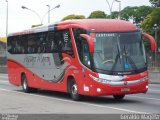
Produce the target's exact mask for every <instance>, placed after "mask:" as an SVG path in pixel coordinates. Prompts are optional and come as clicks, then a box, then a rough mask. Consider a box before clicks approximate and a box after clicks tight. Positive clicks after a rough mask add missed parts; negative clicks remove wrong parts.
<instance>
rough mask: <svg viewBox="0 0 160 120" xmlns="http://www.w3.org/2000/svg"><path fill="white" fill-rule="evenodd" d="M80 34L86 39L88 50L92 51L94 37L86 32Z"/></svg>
mask: <svg viewBox="0 0 160 120" xmlns="http://www.w3.org/2000/svg"><path fill="white" fill-rule="evenodd" d="M80 36H81V37H82V38H84V39H85V40H86V41H87V43H88V45H89V52H91V53H93V52H94V38H92V37H91V36H89V35H87V34H81V35H80Z"/></svg>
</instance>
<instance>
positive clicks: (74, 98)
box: [70, 79, 80, 101]
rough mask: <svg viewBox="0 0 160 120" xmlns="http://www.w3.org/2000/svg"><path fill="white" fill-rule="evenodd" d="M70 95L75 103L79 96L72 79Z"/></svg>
mask: <svg viewBox="0 0 160 120" xmlns="http://www.w3.org/2000/svg"><path fill="white" fill-rule="evenodd" d="M70 94H71V97H72V99H73V100H75V101H78V100H80V95H79V94H78V89H77V84H76V82H75V80H74V79H73V80H72V81H71V85H70Z"/></svg>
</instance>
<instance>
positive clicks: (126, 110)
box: [0, 88, 149, 114]
mask: <svg viewBox="0 0 160 120" xmlns="http://www.w3.org/2000/svg"><path fill="white" fill-rule="evenodd" d="M0 90H1V91H7V92H14V93H19V94H23V95H24V94H25V95H29V96H34V97H41V98H49V99H53V100H57V101H63V102H69V103H75V104H83V105H88V106H94V107H100V108H109V109H114V110H119V111H125V112H129V113H139V114H149V113H146V112H138V111H133V110H128V109H122V108H117V107H110V106H102V105H95V104H91V103H84V102H76V101H71V100H64V99H60V98H52V97H48V96H41V95H35V94H27V93H23V92H18V91H13V90H7V89H2V88H0Z"/></svg>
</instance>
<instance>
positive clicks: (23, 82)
mask: <svg viewBox="0 0 160 120" xmlns="http://www.w3.org/2000/svg"><path fill="white" fill-rule="evenodd" d="M21 79H22V89H23V91H24V92H25V93H29V92H31V88H30V87H28V83H27V77H26V76H25V75H22V78H21Z"/></svg>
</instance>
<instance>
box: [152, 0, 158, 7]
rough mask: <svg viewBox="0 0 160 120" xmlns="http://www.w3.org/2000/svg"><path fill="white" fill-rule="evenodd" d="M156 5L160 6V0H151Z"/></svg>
mask: <svg viewBox="0 0 160 120" xmlns="http://www.w3.org/2000/svg"><path fill="white" fill-rule="evenodd" d="M149 1H150V3H151V4H152V5H153V6H154V7H160V0H149Z"/></svg>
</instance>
